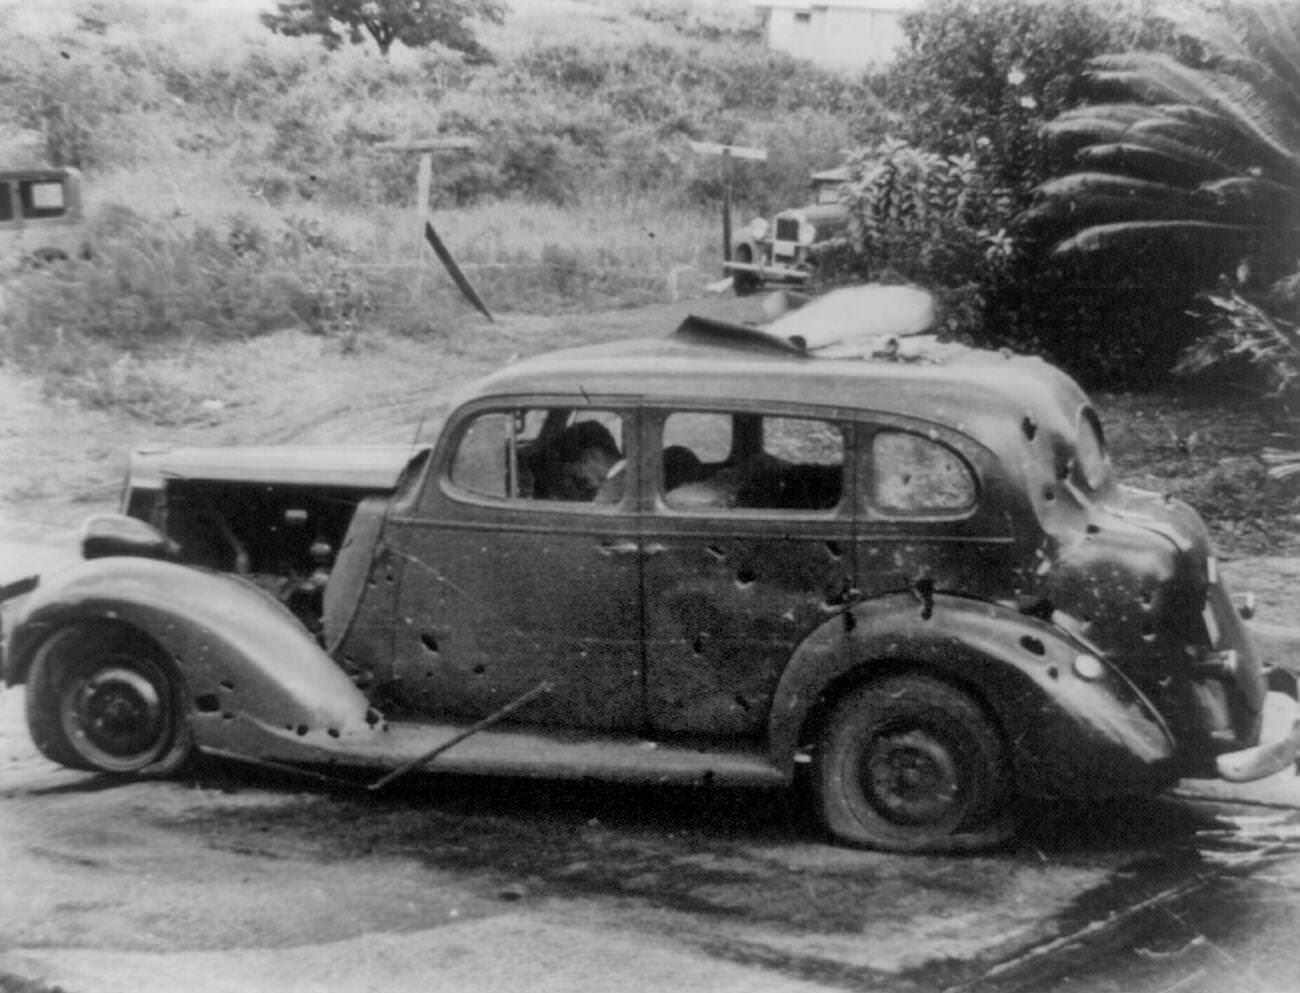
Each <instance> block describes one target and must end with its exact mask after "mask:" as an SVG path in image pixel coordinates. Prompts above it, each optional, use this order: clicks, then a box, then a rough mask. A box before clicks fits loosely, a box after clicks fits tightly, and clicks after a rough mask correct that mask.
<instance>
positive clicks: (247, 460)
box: [131, 445, 427, 491]
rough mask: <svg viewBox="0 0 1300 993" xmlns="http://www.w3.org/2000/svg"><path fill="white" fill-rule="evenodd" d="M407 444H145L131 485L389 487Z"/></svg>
mask: <svg viewBox="0 0 1300 993" xmlns="http://www.w3.org/2000/svg"><path fill="white" fill-rule="evenodd" d="M425 451H427V448H426V447H425V446H411V445H364V446H363V445H346V446H345V445H273V446H272V445H266V446H245V447H234V448H144V449H140V450H138V451H136V452H135V453H134V454H133V455H132V456H131V482H132V485H133V486H150V485H153V486H162V485H163V484H164V483H166V482H167V481H168V480H175V479H188V480H196V481H197V480H206V481H211V482H230V483H257V484H265V485H280V486H331V487H344V488H348V489H362V490H369V491H385V490H393V489H395V488H396V487H397V482H398V480H399V479H400V478H401V475H402V472H403V470H404V469H405V468H406V467H407V465H409V464H410V462H411V461H412V459H415V458H416V457H418V456H419V455H421V454H423V453H424V452H425Z"/></svg>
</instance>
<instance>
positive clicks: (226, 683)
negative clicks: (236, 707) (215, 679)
mask: <svg viewBox="0 0 1300 993" xmlns="http://www.w3.org/2000/svg"><path fill="white" fill-rule="evenodd" d="M217 685H218V686H220V687H221V688H222V689H223V690H225V691H226V692H227V693H234V692H235V684H234V683H232V682H231V681H230V680H229V679H223V680H222V681H221V682H220V683H218V684H217Z"/></svg>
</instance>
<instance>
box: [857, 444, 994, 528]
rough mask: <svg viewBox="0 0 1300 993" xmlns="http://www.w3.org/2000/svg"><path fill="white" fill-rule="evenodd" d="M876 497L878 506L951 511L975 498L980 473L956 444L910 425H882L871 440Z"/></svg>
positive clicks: (910, 510)
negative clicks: (890, 427)
mask: <svg viewBox="0 0 1300 993" xmlns="http://www.w3.org/2000/svg"><path fill="white" fill-rule="evenodd" d="M871 459H872V474H871V479H872V484H871V499H872V504H873V505H874V507H875V508H876V509H877V510H881V511H885V512H887V513H901V514H949V513H958V512H960V511H963V510H968V509H969V508H970V507H971V506H973V505H974V503H975V492H976V487H975V477H974V475H973V474H972V473H971V470H970V467H969V466H967V464H966V462H965V460H964V459H962V457H961V456H960V455H958V454H957V453H956V452H954V451H953V450H952V449H951V448H948V447H947V446H946V445H943V444H941V443H939V442H937V441H933V440H931V439H929V438H925V437H923V436H921V435H919V434H912V433H910V432H907V431H879V432H877V433H876V435H875V437H874V438H873V439H872V442H871Z"/></svg>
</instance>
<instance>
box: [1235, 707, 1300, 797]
mask: <svg viewBox="0 0 1300 993" xmlns="http://www.w3.org/2000/svg"><path fill="white" fill-rule="evenodd" d="M1297 753H1300V705H1298V704H1297V703H1296V700H1295V698H1294V697H1293V696H1289V695H1287V694H1286V693H1284V692H1283V693H1276V692H1275V693H1269V694H1268V697H1267V699H1266V700H1265V702H1264V719H1263V723H1262V726H1261V728H1260V734H1259V744H1257V745H1255V746H1253V747H1251V748H1243V749H1240V750H1239V751H1235V752H1224V753H1223V754H1221V755H1218V756H1216V757H1215V760H1214V762H1215V767H1216V768H1217V770H1218V773H1219V776H1220V778H1222V779H1226V780H1227V781H1228V782H1231V783H1249V782H1252V781H1254V780H1256V779H1263V778H1265V777H1266V776H1272V775H1274V774H1275V773H1278V772H1281V771H1282V770H1284V769H1288V768H1294V767H1295V765H1296V755H1297Z"/></svg>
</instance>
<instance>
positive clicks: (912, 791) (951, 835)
mask: <svg viewBox="0 0 1300 993" xmlns="http://www.w3.org/2000/svg"><path fill="white" fill-rule="evenodd" d="M813 785H814V793H815V797H816V801H817V805H818V808H819V813H820V815H821V818H822V821H823V823H824V824H825V826H826V828H827V830H828V831H829V832H830V833H831V834H832V835H833V836H834V837H835V838H836V839H837V840H839V841H841V842H845V843H847V844H851V845H857V846H861V847H866V848H877V849H882V850H885V851H894V852H921V851H953V850H978V849H983V848H989V847H994V846H996V845H999V844H1002V843H1004V842H1005V841H1006V840H1007V839H1008V838H1010V837H1011V836H1012V835H1013V834H1014V825H1013V822H1012V817H1011V814H1010V804H1009V799H1010V793H1011V790H1010V771H1009V769H1008V765H1007V762H1006V757H1005V748H1004V746H1003V744H1002V738H1001V736H1000V734H999V733H998V729H997V728H996V727H995V726H994V725H993V724H992V722H991V721H990V720H989V718H988V716H987V715H986V714H985V712H984V709H983V707H982V706H980V704H979V703H978V702H977V701H976V700H975V699H974V698H972V697H971V696H970V695H968V694H966V693H964V692H962V691H961V690H959V689H958V688H956V687H955V686H952V685H950V684H949V683H946V682H943V681H941V680H939V679H935V678H932V677H930V676H923V675H915V674H911V675H894V676H887V677H884V678H881V679H877V680H873V681H871V682H868V683H865V684H862V685H860V686H858V687H856V688H855V689H853V690H851V691H849V692H848V693H847V694H846V695H845V696H844V697H843V698H842V699H841V700H840V701H839V702H838V703H837V704H836V705H835V706H834V707H833V708H832V710H831V712H830V715H829V719H828V720H827V721H826V723H825V724H824V726H823V731H822V735H821V739H820V742H819V744H818V750H817V765H816V769H815V775H814V777H813Z"/></svg>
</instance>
